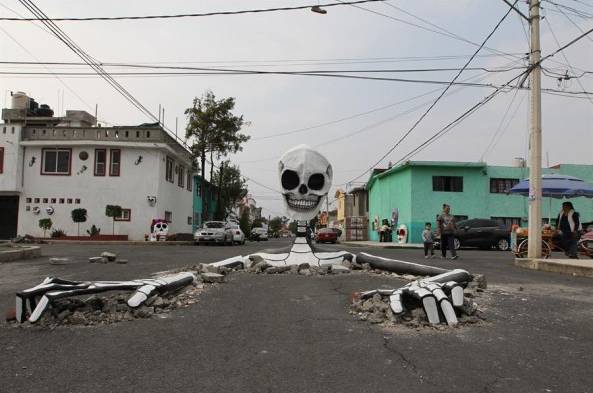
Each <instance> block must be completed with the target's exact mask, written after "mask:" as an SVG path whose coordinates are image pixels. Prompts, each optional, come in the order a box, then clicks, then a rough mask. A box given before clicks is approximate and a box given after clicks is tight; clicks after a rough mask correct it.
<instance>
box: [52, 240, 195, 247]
mask: <svg viewBox="0 0 593 393" xmlns="http://www.w3.org/2000/svg"><path fill="white" fill-rule="evenodd" d="M44 242H45V243H46V244H96V245H102V246H105V245H137V246H138V245H140V246H186V245H193V244H194V242H193V240H192V241H189V240H188V241H165V242H147V241H144V240H104V241H102V240H45V239H44Z"/></svg>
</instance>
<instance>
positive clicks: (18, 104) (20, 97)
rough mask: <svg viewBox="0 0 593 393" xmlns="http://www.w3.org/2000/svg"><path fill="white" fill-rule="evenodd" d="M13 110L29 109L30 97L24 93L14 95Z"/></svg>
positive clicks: (18, 92)
mask: <svg viewBox="0 0 593 393" xmlns="http://www.w3.org/2000/svg"><path fill="white" fill-rule="evenodd" d="M12 109H29V97H28V96H27V94H25V93H23V92H22V91H17V92H16V93H12Z"/></svg>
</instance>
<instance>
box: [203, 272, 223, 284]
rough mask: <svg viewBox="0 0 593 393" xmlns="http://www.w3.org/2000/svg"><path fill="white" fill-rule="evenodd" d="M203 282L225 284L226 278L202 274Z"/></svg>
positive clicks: (219, 275) (216, 274)
mask: <svg viewBox="0 0 593 393" xmlns="http://www.w3.org/2000/svg"><path fill="white" fill-rule="evenodd" d="M201 277H202V281H204V282H207V283H223V282H224V276H223V275H222V274H218V273H202V275H201Z"/></svg>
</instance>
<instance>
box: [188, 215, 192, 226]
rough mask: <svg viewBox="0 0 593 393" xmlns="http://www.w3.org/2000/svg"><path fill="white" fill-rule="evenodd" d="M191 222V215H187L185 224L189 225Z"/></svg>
mask: <svg viewBox="0 0 593 393" xmlns="http://www.w3.org/2000/svg"><path fill="white" fill-rule="evenodd" d="M191 223H192V217H191V216H187V225H191Z"/></svg>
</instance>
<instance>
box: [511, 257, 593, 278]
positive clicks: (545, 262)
mask: <svg viewBox="0 0 593 393" xmlns="http://www.w3.org/2000/svg"><path fill="white" fill-rule="evenodd" d="M515 266H519V267H522V268H525V269H533V270H542V271H546V272H554V273H562V274H570V275H572V276H580V277H590V278H593V259H538V258H534V259H529V258H515Z"/></svg>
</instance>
